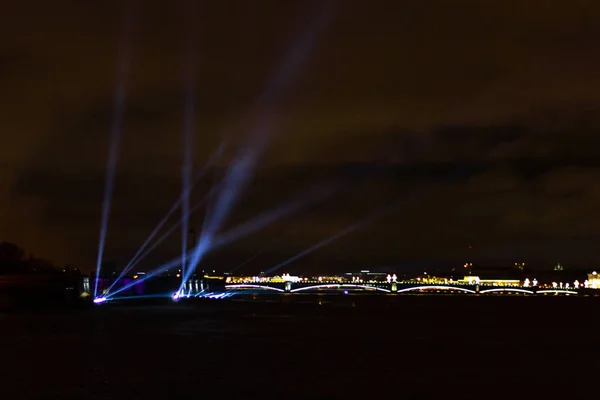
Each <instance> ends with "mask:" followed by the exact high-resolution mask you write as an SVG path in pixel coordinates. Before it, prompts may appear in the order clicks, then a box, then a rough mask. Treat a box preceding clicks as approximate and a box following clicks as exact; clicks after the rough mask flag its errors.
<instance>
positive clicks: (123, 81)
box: [94, 2, 135, 297]
mask: <svg viewBox="0 0 600 400" xmlns="http://www.w3.org/2000/svg"><path fill="white" fill-rule="evenodd" d="M133 4H134V2H128V7H127V8H126V9H125V12H124V13H123V21H122V24H123V25H122V29H123V35H122V36H123V37H124V40H120V41H119V43H120V44H121V47H120V48H119V51H118V53H119V54H118V60H119V61H118V64H117V78H116V79H117V83H116V88H115V92H114V99H113V111H112V112H113V119H112V124H111V128H110V139H109V140H110V144H109V149H108V158H107V161H106V175H105V182H104V199H103V202H102V216H101V221H100V238H99V240H98V257H97V259H96V281H95V283H94V297H96V296H97V295H98V281H99V278H100V269H101V267H102V259H103V257H104V246H105V242H106V232H107V230H108V219H109V216H110V209H111V207H110V206H111V203H112V192H113V186H114V180H115V172H116V169H117V161H118V152H119V145H120V141H121V132H122V127H123V120H124V118H125V102H126V96H127V89H126V85H127V79H128V77H129V72H130V69H131V58H132V49H131V47H132V31H131V28H132V26H133V22H134V20H133V19H134V16H135V9H134V7H133Z"/></svg>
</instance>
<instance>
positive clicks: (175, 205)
mask: <svg viewBox="0 0 600 400" xmlns="http://www.w3.org/2000/svg"><path fill="white" fill-rule="evenodd" d="M226 146H227V142H222V143H221V144H220V145H219V147H218V148H217V149H216V150H215V152H213V154H212V155H211V156H210V157H209V159H208V161H207V162H206V164H205V165H204V166H203V167H202V168H201V169H200V171H199V172H198V174H197V176H196V178H195V179H194V181H193V182H192V184H191V185H190V187H189V190H188V192H187V193H186V194H187V195H188V196H189V195H190V194H191V192H192V190H193V189H194V187H195V186H196V185H197V184H198V182H200V180H201V179H202V178H203V177H204V176H205V175H206V172H207V171H208V169H209V167H210V166H211V165H212V163H213V162H214V160H215V159H217V158H218V157H220V156H221V155H222V153H223V151H224V150H225V148H226ZM210 193H213V190H211V192H210ZM182 200H183V196H180V197H179V198H178V199H177V200H176V201H175V203H173V205H172V206H171V208H170V209H169V211H168V212H167V214H166V215H165V216H164V217H163V218H162V220H160V222H159V223H158V225H156V227H155V228H154V230H153V231H152V232H151V233H150V235H149V236H148V238H147V239H146V240H145V241H144V243H142V245H141V246H140V248H139V249H138V251H137V252H136V253H135V255H134V256H133V257H132V258H131V260H129V262H128V263H127V264H126V265H125V268H123V271H121V273H120V274H119V276H118V277H117V279H116V280H115V282H116V281H118V280H119V279H121V278H122V277H123V276H125V275H126V274H127V273H128V272H129V271H131V269H132V268H133V267H134V266H135V265H137V264H138V263H139V262H140V261H141V260H142V259H143V258H144V257H145V256H146V255H148V253H149V251H146V252H144V251H145V250H146V248H147V247H148V245H149V244H150V242H151V241H152V239H154V237H155V236H156V235H157V234H158V233H159V232H160V230H161V229H162V228H163V227H164V226H165V224H166V223H167V222H168V220H169V218H171V216H172V215H173V214H174V213H175V211H177V209H178V208H179V206H180V205H181V202H182ZM206 200H207V197H204V198H203V199H202V200H201V201H200V202H198V203H197V205H196V206H194V207H193V209H192V212H193V211H195V210H196V209H198V207H200V205H202V204H203V203H204V202H205V201H206ZM192 212H189V213H187V214H186V215H188V217H189V215H191V213H192ZM180 223H181V220H180V221H179V223H178V224H177V226H176V227H178V226H179V224H180ZM174 229H175V228H173V229H170V230H169V233H168V234H169V235H170V234H171V233H172V232H173V231H174ZM167 236H168V235H167ZM165 237H166V236H165V235H163V236H162V237H161V239H159V240H158V241H157V243H160V242H162V241H163V240H164V239H165ZM154 247H156V245H155V246H153V247H152V248H154ZM115 282H113V285H112V286H114V284H115ZM112 286H111V288H112ZM109 290H110V288H109Z"/></svg>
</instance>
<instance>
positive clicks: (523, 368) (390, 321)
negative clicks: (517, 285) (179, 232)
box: [0, 295, 600, 400]
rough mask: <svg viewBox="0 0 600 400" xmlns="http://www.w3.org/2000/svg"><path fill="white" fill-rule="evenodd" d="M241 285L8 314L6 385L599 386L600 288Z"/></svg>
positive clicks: (33, 390)
mask: <svg viewBox="0 0 600 400" xmlns="http://www.w3.org/2000/svg"><path fill="white" fill-rule="evenodd" d="M241 299H243V300H244V301H229V300H222V301H220V300H204V301H198V302H184V301H181V302H178V303H174V302H171V301H164V302H162V301H156V302H152V303H150V302H147V303H131V302H123V303H121V304H114V305H111V304H103V305H100V306H96V307H91V308H87V309H79V310H67V309H63V310H45V311H42V310H38V311H29V312H25V311H19V312H17V311H14V312H6V313H3V314H0V328H1V329H0V354H1V359H2V364H1V365H2V367H1V368H2V370H1V374H0V399H11V400H12V399H38V398H39V399H154V398H157V399H170V398H175V397H187V398H189V396H192V398H204V397H210V398H223V397H224V396H226V398H232V399H233V398H240V397H241V396H244V397H246V398H263V399H264V398H279V399H282V398H283V399H291V398H302V399H306V398H309V399H313V398H314V399H321V398H375V397H377V398H379V397H383V396H386V397H388V396H393V397H395V398H415V399H421V398H449V399H453V398H459V397H458V396H459V395H460V397H461V398H463V399H464V398H509V397H510V398H529V399H532V398H539V397H542V396H552V398H554V397H555V396H557V395H559V394H560V395H568V396H569V397H571V398H596V397H595V395H594V394H593V393H594V391H595V389H594V387H595V383H594V382H595V375H596V367H597V366H598V360H600V357H599V356H600V350H598V346H597V338H598V327H597V326H598V317H597V310H598V306H599V305H600V303H599V300H600V299H597V298H575V297H555V296H552V297H522V296H490V297H484V296H477V297H475V296H460V295H446V296H436V295H415V296H386V295H377V296H368V295H362V296H361V295H348V296H339V295H338V296H313V295H306V296H289V297H285V296H284V297H278V296H272V297H264V296H263V297H260V296H258V297H254V298H252V297H249V298H245V299H244V298H243V297H242V298H241ZM590 396H591V397H590ZM549 398H550V397H549Z"/></svg>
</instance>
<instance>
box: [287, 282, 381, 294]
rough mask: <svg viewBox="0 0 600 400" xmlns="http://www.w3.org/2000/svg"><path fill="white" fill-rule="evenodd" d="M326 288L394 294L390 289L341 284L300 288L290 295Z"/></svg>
mask: <svg viewBox="0 0 600 400" xmlns="http://www.w3.org/2000/svg"><path fill="white" fill-rule="evenodd" d="M325 288H333V289H344V288H348V289H366V290H373V291H380V292H384V293H391V292H392V291H391V290H389V289H384V288H380V287H377V286H367V285H351V284H347V283H346V284H344V283H339V284H322V285H313V286H306V287H300V288H296V289H293V290H290V293H298V292H303V291H305V290H312V289H325Z"/></svg>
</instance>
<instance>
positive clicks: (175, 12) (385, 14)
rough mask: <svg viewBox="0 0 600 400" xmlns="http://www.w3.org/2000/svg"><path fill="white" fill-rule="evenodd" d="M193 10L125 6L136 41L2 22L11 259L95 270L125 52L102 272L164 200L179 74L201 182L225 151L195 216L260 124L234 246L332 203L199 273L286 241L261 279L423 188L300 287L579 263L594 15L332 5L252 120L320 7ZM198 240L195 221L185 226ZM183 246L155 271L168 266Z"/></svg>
mask: <svg viewBox="0 0 600 400" xmlns="http://www.w3.org/2000/svg"><path fill="white" fill-rule="evenodd" d="M191 3H194V2H191ZM191 3H186V2H177V3H173V4H170V5H168V6H165V4H164V3H163V2H154V1H144V2H139V3H138V5H137V6H135V4H134V8H132V10H134V13H133V14H132V19H131V21H130V22H131V23H133V22H134V21H137V22H136V23H135V26H132V27H133V28H134V29H132V30H131V32H132V33H131V36H129V37H123V36H122V34H121V32H122V27H121V26H120V23H121V20H122V16H121V15H122V14H121V13H122V9H123V5H124V3H123V2H119V1H112V2H110V1H109V2H102V3H98V2H85V1H83V2H69V1H63V2H60V1H58V2H51V3H50V2H49V3H47V4H46V3H40V4H37V5H36V7H30V6H27V5H25V4H24V3H23V2H9V3H8V5H7V6H6V9H5V10H6V12H5V13H3V16H4V19H3V20H2V23H0V34H1V35H2V37H3V38H5V40H3V41H2V43H0V83H1V84H2V85H1V86H2V88H3V90H2V91H1V92H0V100H1V101H2V104H3V107H2V109H0V131H1V132H2V134H3V137H4V138H6V140H5V141H4V142H3V143H5V144H4V145H3V146H0V163H1V164H0V166H1V167H2V168H1V169H0V189H2V193H4V194H5V195H4V196H2V197H0V208H1V209H3V210H10V211H9V212H4V213H2V214H0V232H3V233H4V232H6V234H5V235H6V236H7V237H6V238H5V239H9V240H13V241H16V242H19V243H22V244H23V245H24V246H26V247H28V248H30V249H31V250H32V251H34V252H36V253H42V254H43V255H44V256H47V257H49V258H53V259H56V260H57V261H59V262H67V261H71V262H75V263H78V264H80V265H82V266H84V267H85V268H88V267H89V266H90V265H92V264H93V258H94V254H95V250H96V248H95V246H96V243H97V239H98V238H97V236H98V232H97V229H98V226H99V218H100V209H101V202H102V190H103V184H104V173H105V171H104V168H105V162H106V155H107V150H108V132H109V130H110V126H111V123H112V118H113V112H114V111H113V97H114V91H115V85H116V82H117V66H118V65H119V63H121V62H123V60H122V59H120V58H119V57H120V56H119V48H120V46H122V45H123V44H124V43H125V42H126V40H131V49H132V52H131V54H130V55H131V62H132V63H131V73H130V76H129V79H128V80H127V82H126V88H127V96H126V97H127V101H126V110H125V123H124V126H123V136H122V142H121V146H120V151H119V164H118V170H117V181H116V188H115V192H114V206H113V212H112V215H111V222H110V223H109V241H108V244H107V257H109V258H113V259H116V260H118V261H119V262H122V260H124V259H127V258H128V255H132V254H133V253H134V252H135V250H136V246H139V244H141V242H143V240H144V238H145V235H147V234H148V233H149V232H150V231H151V229H152V227H153V225H154V224H155V223H156V222H158V220H160V218H161V217H162V215H164V213H165V212H166V210H167V209H168V208H169V205H170V204H171V202H172V201H173V200H174V199H175V198H177V196H178V193H179V191H180V172H181V143H182V140H181V129H182V120H183V89H184V88H185V87H186V82H185V81H184V79H183V67H182V63H183V62H184V60H190V59H192V58H193V57H192V56H195V58H196V59H197V61H198V63H197V68H196V70H197V74H196V77H197V82H196V93H197V96H196V104H195V110H196V114H195V115H196V122H197V125H196V127H195V135H194V136H195V145H194V154H195V164H196V168H200V166H201V165H203V163H204V162H205V161H206V160H207V159H209V157H210V154H211V153H212V152H213V151H214V150H215V149H216V148H217V147H218V145H219V142H220V141H221V138H222V137H223V136H228V137H230V138H231V139H232V143H231V146H230V147H229V148H228V151H227V152H226V154H225V155H224V157H222V158H221V159H220V160H218V162H217V163H215V165H213V166H212V167H211V168H210V170H209V173H208V175H207V176H206V178H205V179H204V180H203V181H202V183H201V184H200V186H199V188H198V190H197V192H196V193H195V195H194V198H195V200H198V199H200V198H201V196H202V194H203V193H205V192H206V191H207V190H209V188H210V187H211V185H212V183H213V182H215V181H217V180H218V178H219V177H221V176H223V173H224V171H223V168H224V167H225V166H226V164H227V163H228V162H229V161H231V159H232V156H233V154H235V150H236V146H237V145H239V144H240V143H243V142H241V141H240V139H241V138H243V137H244V135H246V134H249V133H253V134H256V133H257V132H256V131H255V128H253V127H254V125H256V123H258V122H260V121H261V120H264V119H265V118H267V119H268V120H269V121H272V122H273V126H274V127H275V128H276V129H275V131H276V135H275V136H274V138H273V140H272V141H271V143H270V145H269V147H268V149H267V151H266V152H265V153H264V154H262V155H261V158H260V165H259V166H258V168H257V171H256V176H255V178H254V179H253V181H252V183H251V185H250V188H249V189H248V191H247V192H246V194H245V196H244V197H243V198H240V199H239V203H238V204H237V208H236V211H235V212H234V214H233V215H232V216H231V217H230V219H229V220H228V222H227V227H231V226H234V225H235V224H236V223H238V222H240V221H244V220H247V219H248V218H251V217H252V216H254V215H256V214H258V213H260V212H262V211H264V210H268V209H269V208H273V207H275V206H276V205H277V204H280V203H281V202H283V201H286V199H290V198H292V197H294V196H299V195H301V194H302V193H303V192H305V191H306V190H309V188H311V187H313V186H314V185H316V184H318V183H319V182H330V181H331V182H337V183H339V182H343V183H344V185H345V188H346V189H344V190H340V192H339V193H337V194H336V195H333V196H331V197H330V198H328V199H327V200H325V201H323V202H322V203H320V204H318V205H314V206H312V207H311V208H310V209H308V210H306V211H303V212H301V213H299V214H298V215H296V216H294V217H289V218H286V219H285V220H284V221H281V222H280V223H278V224H275V225H273V226H272V227H269V228H267V229H265V231H264V232H263V233H261V234H257V235H255V236H251V237H248V238H245V239H244V240H241V241H240V242H237V243H235V244H232V245H231V246H229V247H227V249H222V250H220V251H218V252H217V253H215V254H214V255H213V256H211V257H209V259H208V260H207V262H210V263H213V264H214V265H220V263H223V264H227V265H232V264H235V263H237V262H241V261H240V260H241V259H243V258H244V256H250V255H251V254H253V253H255V251H257V248H261V247H262V246H263V245H265V244H264V243H265V242H267V243H268V242H269V241H270V240H271V239H273V238H278V237H279V235H280V234H281V232H283V231H285V232H287V233H286V235H285V236H284V237H285V238H284V239H282V240H281V241H280V242H278V244H277V246H275V247H274V248H273V249H271V250H269V251H267V252H266V253H265V254H264V255H263V256H261V257H266V258H265V259H263V261H264V263H265V264H269V263H274V262H276V260H277V259H281V258H285V257H286V256H289V255H291V254H293V253H294V252H298V251H300V250H301V249H302V248H306V247H309V246H310V245H311V244H314V243H316V242H318V241H319V240H321V239H323V238H325V237H327V236H328V235H331V234H333V233H335V232H336V231H338V230H340V229H343V228H344V227H346V226H348V225H351V224H352V223H354V222H356V221H359V220H361V218H364V217H365V216H366V215H369V213H370V212H371V211H372V210H375V209H379V208H381V207H384V206H385V205H386V204H390V203H394V202H396V201H402V199H404V198H405V196H406V195H407V194H409V193H413V191H415V190H417V191H418V190H422V189H423V188H426V189H427V190H426V191H425V192H424V193H423V194H419V195H417V197H416V198H415V199H413V200H412V201H410V202H407V203H406V204H405V205H403V207H402V209H401V211H399V212H396V213H394V214H393V215H390V216H387V217H385V218H382V219H381V220H378V221H377V222H376V223H373V224H372V225H369V226H366V227H364V228H363V229H361V230H360V231H357V232H355V233H353V234H352V235H349V236H347V237H345V238H342V239H340V240H339V241H336V242H335V243H333V244H332V245H331V246H328V247H327V248H326V249H323V250H322V251H319V252H318V253H316V254H315V255H314V256H312V258H307V259H306V260H305V261H302V262H300V261H299V263H298V265H297V267H298V268H301V267H303V266H304V267H307V268H308V266H309V265H313V266H315V265H318V266H321V267H323V268H325V267H326V266H327V265H337V264H339V263H340V262H342V263H349V264H348V265H350V263H353V264H352V265H356V266H360V265H388V264H396V263H403V265H407V263H408V264H410V263H415V264H417V263H418V262H422V261H423V260H432V262H433V261H435V260H437V261H439V262H441V260H446V261H448V260H449V261H448V262H458V261H460V260H464V259H465V258H466V257H474V258H478V259H479V260H481V262H484V261H485V262H495V263H503V262H512V261H511V260H512V259H513V258H515V257H522V258H528V259H532V260H539V262H540V263H541V264H543V263H549V262H553V260H556V259H557V258H560V259H561V261H562V262H565V263H567V260H571V262H573V263H582V264H585V263H588V262H590V261H592V260H593V259H594V249H595V247H594V243H595V242H594V241H595V240H596V239H597V238H598V236H599V234H600V232H597V229H596V227H597V226H600V225H599V224H598V222H600V221H597V220H598V218H600V213H599V212H598V211H597V210H596V209H595V207H594V205H595V204H597V203H598V198H597V197H598V191H597V190H596V189H595V187H596V186H597V185H596V182H597V178H598V171H599V170H600V165H599V162H598V159H597V156H596V154H595V151H596V149H597V148H598V145H599V144H600V143H598V141H599V140H600V139H598V138H599V137H600V136H599V135H598V133H599V132H600V119H599V118H598V112H597V111H598V109H599V107H600V103H599V102H598V98H597V92H598V90H599V89H600V79H599V78H598V74H597V71H598V67H600V56H599V54H600V53H598V52H597V51H596V47H597V43H598V41H599V40H600V30H599V29H598V27H597V26H598V24H597V23H596V21H597V20H598V18H599V17H600V7H598V6H597V5H596V4H595V3H593V2H587V1H571V2H569V3H568V4H567V3H564V4H563V3H561V4H558V3H552V2H546V1H530V2H527V3H523V2H518V1H507V0H503V1H500V0H498V1H486V2H481V1H475V0H471V1H468V0H462V1H454V2H448V1H445V0H430V1H422V0H421V1H403V2H396V1H383V0H382V1H370V2H368V3H367V2H361V1H339V2H335V6H334V7H333V10H334V16H333V18H332V19H331V21H330V22H329V23H328V26H327V27H326V29H324V30H323V32H322V33H321V34H320V36H319V39H318V41H317V44H316V47H315V49H314V50H313V51H312V52H310V54H309V56H307V63H306V64H305V65H304V66H303V67H302V68H300V69H299V71H298V73H297V74H295V76H294V79H293V80H292V81H290V83H289V86H286V90H285V93H284V95H283V96H281V97H280V98H279V100H278V101H276V102H272V103H268V107H267V108H264V109H261V112H262V113H264V114H260V115H258V113H254V111H253V110H256V108H252V105H253V102H254V100H255V99H256V98H258V96H259V95H260V93H261V92H262V91H263V90H264V88H265V86H267V85H268V84H269V80H270V78H272V75H273V73H274V71H276V70H277V68H278V63H280V62H281V60H282V59H284V56H285V54H286V51H287V50H288V48H289V46H293V45H294V44H297V43H298V38H299V37H301V32H302V30H303V29H304V28H306V27H307V26H310V24H311V23H313V22H312V21H314V18H315V15H317V14H318V12H319V10H320V4H321V2H319V1H314V2H304V1H302V2H301V1H294V2H285V4H284V3H283V2H278V1H264V2H258V3H257V2H247V1H243V0H240V1H230V2H202V3H195V6H194V7H195V8H190V6H189V4H191ZM186 4H187V5H186ZM135 7H138V8H135ZM135 10H137V11H135ZM189 19H191V20H194V21H195V23H196V27H195V28H194V29H192V30H190V29H188V27H187V26H186V23H187V21H188V20H189ZM190 31H192V32H193V31H195V32H196V34H195V35H194V36H193V37H188V41H187V42H186V41H183V40H182V38H183V37H184V34H185V33H186V32H190ZM240 121H241V122H240ZM259 133H261V132H259ZM201 222H202V210H200V212H199V213H198V214H197V216H195V217H194V219H193V220H192V224H193V225H194V226H200V224H201ZM176 236H177V235H174V237H173V239H171V240H170V241H169V242H167V243H165V246H163V247H161V248H159V249H157V253H156V256H155V258H154V259H153V260H154V261H158V260H161V259H168V258H169V257H170V255H172V254H173V253H174V252H176V249H177V247H178V239H177V237H176ZM3 239H4V238H3ZM468 243H474V251H473V253H474V254H472V255H471V254H468V253H467V252H466V250H465V249H466V248H467V244H468ZM253 265H254V266H253V267H251V268H258V267H259V266H258V265H256V264H253ZM419 265H420V264H419ZM249 268H250V266H249Z"/></svg>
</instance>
